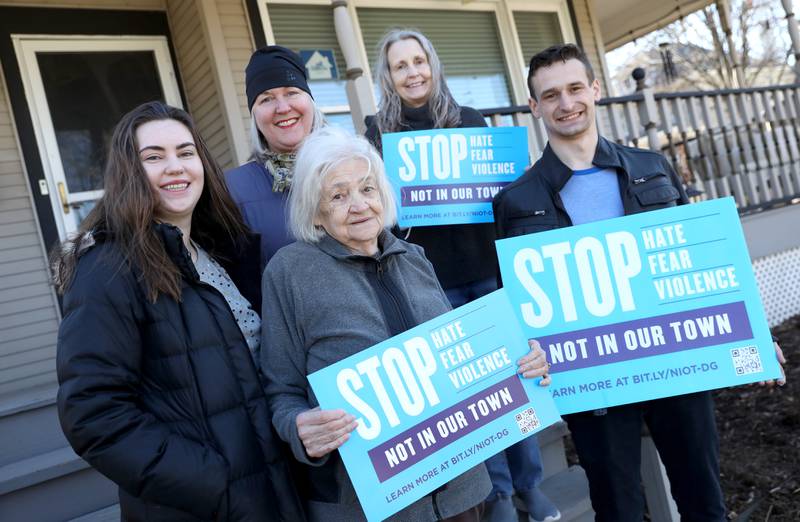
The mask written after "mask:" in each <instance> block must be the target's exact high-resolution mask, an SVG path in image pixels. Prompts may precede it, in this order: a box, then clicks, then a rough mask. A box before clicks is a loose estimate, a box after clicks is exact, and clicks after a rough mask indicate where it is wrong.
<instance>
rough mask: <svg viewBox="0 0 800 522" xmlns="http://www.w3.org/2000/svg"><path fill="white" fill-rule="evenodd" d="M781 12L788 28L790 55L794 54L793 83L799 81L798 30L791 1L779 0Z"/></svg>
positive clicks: (799, 38) (799, 51) (799, 31)
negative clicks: (790, 40)
mask: <svg viewBox="0 0 800 522" xmlns="http://www.w3.org/2000/svg"><path fill="white" fill-rule="evenodd" d="M781 3H782V4H783V10H784V11H786V25H788V26H789V38H791V39H792V53H793V54H794V75H795V81H800V30H798V29H797V18H795V16H794V12H793V10H792V0H781Z"/></svg>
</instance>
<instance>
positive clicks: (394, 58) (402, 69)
mask: <svg viewBox="0 0 800 522" xmlns="http://www.w3.org/2000/svg"><path fill="white" fill-rule="evenodd" d="M386 58H387V61H388V62H389V73H390V74H391V76H392V83H393V84H394V89H395V90H396V91H397V94H398V95H400V99H401V100H403V103H404V104H405V105H407V106H409V107H414V108H417V107H422V106H423V105H425V103H427V101H428V98H429V97H430V95H431V91H432V90H433V83H432V80H431V66H430V64H429V63H428V56H427V55H426V54H425V50H424V49H423V48H422V46H421V45H420V44H419V42H418V41H417V40H416V39H414V38H406V39H405V40H398V41H397V42H395V43H393V44H392V45H390V46H389V49H387V51H386Z"/></svg>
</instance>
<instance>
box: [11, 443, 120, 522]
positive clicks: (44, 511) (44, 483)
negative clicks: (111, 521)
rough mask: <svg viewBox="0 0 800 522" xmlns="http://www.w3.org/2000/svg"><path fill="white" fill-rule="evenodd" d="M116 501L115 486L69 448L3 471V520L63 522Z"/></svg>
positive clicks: (29, 459) (23, 461)
mask: <svg viewBox="0 0 800 522" xmlns="http://www.w3.org/2000/svg"><path fill="white" fill-rule="evenodd" d="M117 501H118V498H117V487H116V485H115V484H113V483H112V482H111V481H109V480H108V479H107V478H105V477H103V476H102V475H100V474H99V473H97V472H96V471H95V470H93V469H92V468H90V467H89V466H88V464H86V462H84V461H83V459H81V458H80V457H78V456H77V455H75V453H74V452H73V451H72V449H71V448H69V447H62V448H59V449H57V450H53V451H49V452H46V453H42V454H40V455H35V456H33V457H28V458H26V459H22V460H19V461H16V462H12V463H9V464H6V465H4V466H1V467H0V513H2V514H3V520H15V521H27V520H30V521H36V522H50V521H62V520H67V519H70V518H73V517H76V516H80V515H83V514H86V513H91V512H94V511H97V510H98V509H101V508H104V507H108V506H110V505H112V504H114V503H115V502H117Z"/></svg>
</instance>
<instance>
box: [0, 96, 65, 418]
mask: <svg viewBox="0 0 800 522" xmlns="http://www.w3.org/2000/svg"><path fill="white" fill-rule="evenodd" d="M57 330H58V308H57V302H56V300H55V297H54V294H53V291H52V287H51V286H50V284H49V272H48V269H47V263H46V257H45V251H44V246H43V241H42V238H41V234H40V232H39V226H38V224H37V221H36V217H35V214H34V210H33V206H32V200H31V196H30V192H29V185H28V181H27V178H26V176H25V172H24V170H23V167H22V157H21V154H20V151H19V147H18V146H17V139H16V134H15V130H14V125H13V122H12V117H11V112H10V110H9V105H8V94H7V91H6V86H5V82H0V404H2V403H3V402H4V401H6V400H9V399H10V398H12V397H13V396H14V395H15V394H16V393H17V392H20V391H22V390H26V389H30V388H33V387H36V386H39V385H47V384H52V383H55V381H56V376H55V353H56V334H57Z"/></svg>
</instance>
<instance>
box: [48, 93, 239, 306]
mask: <svg viewBox="0 0 800 522" xmlns="http://www.w3.org/2000/svg"><path fill="white" fill-rule="evenodd" d="M158 120H175V121H177V122H179V123H181V124H183V125H184V126H185V127H186V128H187V129H188V130H189V132H190V133H191V135H192V138H193V139H194V143H195V146H196V148H197V153H198V156H199V157H200V160H201V161H202V164H203V171H204V183H203V192H202V193H201V195H200V200H199V201H198V202H197V206H196V207H195V209H194V212H193V213H192V229H191V236H192V239H193V240H194V241H196V242H197V243H198V244H199V245H201V246H202V247H203V248H204V249H206V250H208V251H210V252H212V253H216V252H217V251H218V249H219V248H220V247H221V246H222V245H236V244H237V243H238V242H239V241H240V240H241V239H242V238H243V237H244V236H245V234H246V232H247V228H246V227H245V225H244V224H243V222H242V217H241V214H240V212H239V209H238V208H237V207H236V205H235V204H234V202H233V200H232V199H231V197H230V194H229V193H228V190H227V188H226V186H225V180H224V178H223V175H222V171H221V170H220V168H219V166H218V165H217V164H216V162H215V161H214V159H213V157H212V156H211V153H210V152H209V150H208V147H207V146H206V144H205V142H204V141H203V139H202V138H201V137H200V134H199V133H198V132H197V129H196V128H195V125H194V121H193V120H192V117H191V116H189V114H188V113H186V111H184V110H182V109H178V108H175V107H171V106H169V105H166V104H164V103H162V102H158V101H155V102H148V103H145V104H142V105H140V106H138V107H136V108H135V109H133V110H132V111H131V112H129V113H128V114H126V115H125V116H123V117H122V119H121V120H120V121H119V123H118V124H117V126H116V128H115V129H114V134H113V135H112V137H111V143H110V147H109V151H108V160H107V162H106V166H105V172H104V185H105V186H104V187H103V188H104V193H103V197H102V198H100V200H99V201H98V202H97V204H96V205H95V207H94V208H93V209H92V211H91V212H90V213H89V215H88V216H86V219H84V220H83V222H82V223H81V225H80V227H79V229H78V231H77V233H76V235H75V236H73V237H72V238H70V239H68V240H67V241H65V242H64V243H63V244H62V245H60V246H57V247H56V249H54V251H53V253H52V259H53V272H54V282H55V285H56V288H57V290H58V291H59V293H62V294H63V293H64V292H65V291H66V290H67V288H69V285H70V283H71V282H72V279H73V277H74V275H75V270H76V268H77V264H78V258H79V257H80V254H81V250H82V249H81V243H82V240H83V238H84V237H85V236H86V234H87V233H89V234H96V233H100V232H101V233H103V234H105V235H107V236H108V237H109V240H111V241H113V242H114V243H115V245H116V246H117V248H118V250H119V251H120V254H121V256H120V257H121V259H123V260H125V263H126V264H127V265H128V266H129V267H135V268H136V269H137V270H136V273H137V274H139V276H138V277H139V279H140V282H141V283H142V284H143V286H144V289H145V293H146V295H147V297H148V299H150V300H151V301H153V302H155V300H156V299H157V298H158V294H159V293H163V294H166V295H168V296H170V297H172V298H173V299H175V300H176V301H179V300H180V298H181V274H180V270H179V269H178V267H177V266H176V265H175V263H174V262H173V261H172V260H171V259H170V257H169V256H168V254H167V251H166V250H165V248H164V244H163V243H162V240H161V239H160V237H159V235H158V234H157V232H156V230H155V229H154V227H153V224H154V222H155V210H156V206H157V204H158V199H157V196H156V194H155V193H154V192H153V189H152V188H151V187H150V182H149V181H148V179H147V174H146V173H145V171H144V167H143V166H142V162H141V159H140V158H139V152H138V151H139V147H138V145H137V143H136V130H137V129H138V128H139V126H141V125H143V124H145V123H148V122H151V121H158Z"/></svg>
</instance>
